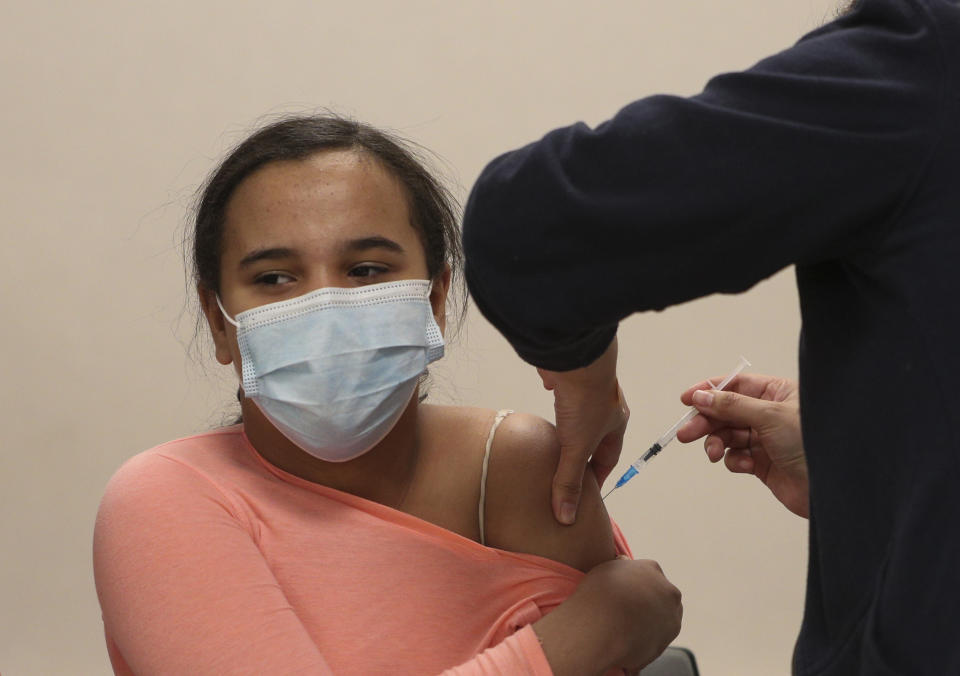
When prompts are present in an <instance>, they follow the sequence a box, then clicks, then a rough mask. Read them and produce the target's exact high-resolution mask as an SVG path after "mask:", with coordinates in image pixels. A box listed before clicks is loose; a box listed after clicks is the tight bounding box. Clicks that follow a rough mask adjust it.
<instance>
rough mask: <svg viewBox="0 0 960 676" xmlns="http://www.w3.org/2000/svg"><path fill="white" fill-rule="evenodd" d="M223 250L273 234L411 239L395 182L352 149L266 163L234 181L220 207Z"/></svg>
mask: <svg viewBox="0 0 960 676" xmlns="http://www.w3.org/2000/svg"><path fill="white" fill-rule="evenodd" d="M224 225H225V229H224V245H225V249H228V248H233V247H231V246H230V245H231V244H233V245H235V246H237V245H238V246H240V247H244V246H248V245H250V244H251V240H256V241H257V242H259V241H260V240H263V239H265V238H266V239H272V238H275V237H278V236H290V237H301V236H302V237H309V238H317V237H323V238H343V237H354V236H356V235H357V233H358V232H360V231H364V232H365V233H367V234H377V233H379V234H384V235H386V236H389V237H391V238H402V239H407V240H411V239H416V238H417V233H416V232H415V230H414V228H413V226H412V225H411V223H410V213H409V207H408V200H407V198H406V193H405V191H404V188H403V186H402V184H401V183H400V181H399V180H398V179H397V178H396V177H394V176H393V175H392V174H391V173H390V172H389V171H388V170H387V169H386V168H385V167H383V165H382V164H381V163H380V162H378V161H376V160H375V159H373V158H371V157H369V156H367V155H365V154H363V153H358V152H356V151H352V150H335V151H324V152H321V153H315V154H313V155H310V156H309V157H307V158H304V159H301V160H284V161H279V162H272V163H270V164H267V165H265V166H263V167H260V168H259V169H258V170H257V171H255V172H254V173H252V174H251V175H250V176H248V177H246V178H245V179H244V180H243V181H242V182H241V183H240V185H238V186H237V188H236V190H235V191H234V194H233V195H232V196H231V198H230V201H229V203H228V204H227V209H226V220H225V224H224Z"/></svg>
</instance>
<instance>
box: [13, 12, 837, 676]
mask: <svg viewBox="0 0 960 676" xmlns="http://www.w3.org/2000/svg"><path fill="white" fill-rule="evenodd" d="M831 4H832V0H710V1H707V0H683V1H682V2H637V1H636V0H630V1H627V0H622V1H614V0H597V2H593V3H583V2H559V3H558V2H511V3H506V2H489V1H481V0H462V1H458V0H455V1H450V0H447V1H445V2H439V1H438V2H428V1H425V0H413V1H409V0H408V1H407V2H390V1H388V0H377V1H371V2H364V1H361V0H358V1H357V2H338V3H330V2H318V1H316V0H310V1H307V0H300V1H297V0H280V1H279V2H275V3H269V6H270V8H268V3H252V2H225V1H218V2H202V1H201V2H195V1H194V2H185V1H183V0H173V1H171V2H164V3H159V2H157V3H130V2H120V1H112V2H111V1H107V0H99V1H94V2H82V3H81V2H77V3H68V2H53V1H49V2H37V3H27V2H19V3H18V2H5V3H2V4H0V82H2V83H3V103H2V105H0V123H2V124H0V129H2V131H0V134H2V141H3V142H2V148H3V159H2V165H0V185H2V191H3V198H2V203H0V205H2V206H0V209H2V216H3V246H2V247H0V262H2V267H0V270H2V274H3V290H2V292H0V303H2V305H0V311H2V314H0V316H2V318H3V323H2V333H0V346H2V356H3V365H2V374H3V386H2V387H0V404H2V416H3V418H2V420H3V426H2V443H0V446H2V448H0V671H2V672H3V674H4V675H5V676H15V675H16V674H58V673H60V674H102V673H105V672H106V671H107V670H108V666H107V658H106V653H105V650H104V647H103V641H102V636H101V624H100V617H99V609H98V607H97V601H96V596H95V593H94V589H93V580H92V574H91V565H90V537H91V529H92V525H93V519H94V514H95V511H96V507H97V502H98V500H99V496H100V494H101V491H102V489H103V486H104V483H105V482H106V481H107V479H108V477H109V476H110V474H111V473H112V472H113V470H114V469H115V468H116V467H117V466H118V465H119V464H120V463H121V462H123V460H124V459H125V458H127V457H129V456H131V455H132V454H134V453H136V452H138V451H141V450H143V449H145V448H148V447H150V446H151V445H154V444H156V443H159V442H162V441H164V440H167V439H170V438H173V437H176V436H180V435H185V434H189V433H192V432H195V431H199V430H202V429H204V428H205V427H207V426H209V425H211V424H216V423H217V422H218V421H219V420H220V418H221V415H222V414H223V412H224V410H225V404H226V402H228V401H229V399H230V397H231V391H230V383H229V380H226V381H225V380H220V379H218V377H217V375H216V374H217V373H218V370H217V368H216V366H215V365H213V364H212V360H210V361H208V362H207V364H209V365H208V366H204V365H202V364H201V363H199V362H198V361H197V360H192V359H191V358H190V357H188V355H187V353H186V350H185V346H186V344H188V343H189V342H190V340H191V336H192V319H191V317H190V315H189V311H185V309H184V281H183V274H182V263H181V253H180V251H179V243H180V238H181V236H182V234H183V228H182V223H183V220H184V216H185V211H186V208H187V206H188V204H189V201H190V198H191V195H192V191H193V190H194V189H195V187H196V186H197V184H198V183H199V182H200V180H201V179H202V177H203V175H204V173H205V172H206V171H207V170H208V169H209V168H210V167H211V166H212V163H213V161H214V159H215V158H217V157H219V156H220V155H221V154H222V153H223V151H224V150H225V148H227V147H228V146H229V145H231V144H232V143H234V142H236V141H237V140H239V139H240V138H241V136H242V134H243V133H244V131H245V130H246V129H248V128H249V127H250V126H251V125H252V124H254V123H255V122H256V121H257V120H258V119H259V118H260V117H261V116H262V115H264V114H265V113H278V112H282V111H288V110H294V111H302V110H306V109H309V108H311V107H314V106H329V107H332V108H333V109H335V110H338V111H341V112H344V113H348V114H352V115H355V116H357V117H359V118H362V119H365V120H367V121H370V122H373V123H375V124H379V125H384V126H388V127H392V128H395V129H397V130H399V131H400V132H401V133H403V134H404V135H406V136H408V137H411V138H413V139H415V140H416V141H418V142H420V143H422V144H424V145H426V146H427V147H429V148H432V149H433V150H434V151H436V152H437V153H438V154H439V155H440V156H441V157H442V158H443V160H444V163H445V164H446V166H447V170H448V173H449V174H450V177H451V179H452V180H453V181H454V182H455V183H456V185H457V186H458V187H457V188H456V190H457V192H458V194H459V195H460V196H461V197H463V196H464V195H465V192H466V187H467V186H469V185H470V184H471V183H472V181H473V179H474V178H475V176H476V175H477V173H478V172H479V170H480V168H481V167H482V166H483V164H484V163H485V161H487V160H488V159H490V158H491V157H492V156H493V155H494V154H495V153H497V152H498V151H500V150H503V149H506V148H508V147H512V146H515V145H518V144H520V143H522V142H524V141H527V140H529V139H532V138H533V137H536V136H538V135H539V134H540V133H542V132H544V131H546V130H547V129H548V128H550V127H552V126H556V125H560V124H564V123H568V122H571V121H575V120H578V119H583V120H586V121H588V122H590V123H596V122H599V121H601V120H602V119H604V118H605V117H607V116H609V115H610V114H611V113H613V112H614V111H615V110H616V109H617V108H618V107H619V106H620V105H622V104H624V103H626V102H628V101H629V100H631V99H633V98H637V97H640V96H642V95H645V94H649V93H656V92H661V91H667V92H672V93H679V94H689V93H693V92H695V91H697V90H698V89H699V88H700V87H701V85H702V84H703V82H704V81H705V79H706V78H707V77H708V76H710V75H711V74H713V73H714V72H717V71H721V70H729V69H736V68H741V67H745V66H748V65H750V64H751V63H752V62H753V61H755V60H756V59H758V58H760V57H762V56H764V55H765V54H767V53H769V52H771V51H774V50H776V49H778V48H780V47H782V46H786V45H788V44H789V43H791V42H792V41H793V40H794V39H796V38H797V37H798V36H799V35H800V34H802V33H803V32H805V31H807V30H808V29H811V28H813V27H814V26H816V25H817V24H818V23H819V22H821V21H822V20H823V19H824V18H825V17H827V16H828V15H829V13H830V5H831ZM735 263H736V262H735V261H717V265H718V266H722V265H734V264H735ZM798 330H799V317H798V311H797V299H796V291H795V289H794V284H793V278H792V271H784V272H783V273H781V274H780V275H778V276H776V277H775V278H773V279H772V280H770V281H767V282H764V283H762V284H760V285H758V286H757V287H756V288H755V289H753V290H752V291H750V292H749V293H747V294H744V295H742V296H740V297H714V298H708V299H705V300H701V301H698V302H694V303H689V304H687V305H684V306H682V307H678V308H675V309H671V310H669V311H667V312H663V313H659V314H650V315H646V316H637V317H634V318H631V319H630V320H628V321H627V322H625V325H624V326H623V329H622V333H621V344H622V348H621V353H622V355H623V357H622V364H623V365H622V374H623V375H622V378H623V386H624V389H625V391H626V392H627V395H628V397H629V401H630V403H631V406H632V409H633V419H632V423H631V429H630V431H629V433H628V437H627V443H626V450H625V459H626V461H627V462H629V460H631V459H632V458H633V457H635V456H636V455H637V454H638V453H639V452H641V451H642V450H643V449H645V448H646V447H647V446H648V445H649V443H651V441H652V440H653V438H655V437H656V436H657V435H658V434H659V433H660V432H661V431H662V430H663V429H664V428H665V427H666V426H667V425H668V424H670V423H672V422H673V421H674V420H675V419H676V418H677V417H678V416H679V415H680V413H681V407H680V405H679V403H678V400H677V396H678V394H679V392H680V390H681V389H683V388H684V387H685V386H686V385H688V384H689V383H691V382H693V381H695V380H698V379H700V378H702V377H704V376H708V375H717V374H720V373H722V372H724V371H725V370H727V369H729V368H730V367H731V366H732V364H733V363H734V361H735V359H736V357H737V355H739V354H741V353H743V354H745V355H746V356H748V357H749V358H750V359H751V360H753V362H754V364H755V369H756V370H761V371H767V372H775V373H782V374H787V375H793V374H795V371H796V366H795V362H796V341H797V333H798ZM437 375H438V378H437V383H436V386H435V388H434V392H433V395H434V397H435V399H437V400H453V401H458V402H464V403H470V404H479V405H484V406H490V407H501V406H504V407H513V408H517V409H523V410H528V411H534V412H537V413H540V414H542V415H544V416H548V417H549V416H551V411H552V409H551V400H550V398H549V396H548V395H547V393H545V392H544V391H543V390H542V389H541V388H540V387H539V384H538V381H537V378H536V377H535V374H534V372H533V371H532V369H529V368H523V367H521V365H520V364H519V363H518V361H517V359H516V357H515V356H514V355H513V353H512V352H511V350H510V349H509V348H508V347H507V345H506V343H505V342H504V341H503V340H502V339H501V338H500V337H499V336H498V335H496V334H495V333H494V332H493V331H492V330H491V329H490V327H489V326H488V325H487V324H486V323H485V322H484V321H483V320H482V318H480V317H479V316H478V315H477V313H476V312H472V313H471V314H470V316H469V319H468V322H467V326H466V330H465V331H464V335H463V338H462V340H461V341H460V343H459V344H458V345H457V346H455V347H454V349H453V350H452V351H451V356H450V358H449V359H448V360H446V364H445V365H443V366H441V367H440V368H439V369H437ZM609 508H610V510H611V512H612V514H613V515H614V516H615V517H616V518H617V519H618V520H619V522H620V524H621V525H622V527H623V529H624V531H625V532H626V534H627V536H628V537H629V539H630V540H631V541H632V543H633V547H634V550H635V551H636V553H637V554H639V555H643V556H649V557H653V558H656V559H658V560H660V561H661V562H662V564H663V567H664V569H665V570H666V571H667V573H668V575H669V576H670V577H671V578H672V579H673V580H674V581H675V582H676V583H677V584H678V585H679V586H680V587H681V588H682V589H683V590H684V592H685V608H686V615H685V623H684V629H683V633H682V634H681V636H680V638H679V640H678V642H679V643H681V644H684V645H688V646H690V647H692V648H693V649H694V650H695V651H696V653H697V655H698V657H699V659H700V663H701V666H702V669H703V673H704V674H705V676H724V675H727V676H733V675H740V674H759V675H764V676H768V675H776V674H786V673H788V662H789V655H790V651H791V647H792V642H793V638H794V635H795V631H796V628H797V626H798V624H799V622H800V618H801V609H802V594H803V578H804V574H805V547H806V542H805V537H806V535H805V534H806V527H805V523H803V522H801V521H800V520H799V519H796V518H793V517H792V516H791V515H789V514H787V513H786V512H785V511H784V510H782V509H780V508H778V506H777V504H775V503H774V502H773V501H772V500H771V499H769V498H768V496H767V495H766V494H765V492H764V490H763V489H762V487H761V486H760V485H759V483H758V482H756V481H755V480H752V479H750V478H744V477H739V476H738V477H734V476H731V475H727V474H726V473H725V472H724V471H723V470H721V469H720V468H719V467H714V466H711V465H709V463H707V462H706V461H705V459H704V457H703V455H702V451H701V450H700V447H699V446H696V447H694V446H689V447H682V446H679V445H678V446H676V447H671V448H670V449H669V450H668V451H667V452H665V453H664V454H663V455H662V456H661V457H660V458H659V459H658V460H657V461H656V464H654V465H651V466H650V467H649V468H648V470H647V472H646V473H645V475H644V476H642V477H639V478H637V479H636V480H634V482H633V483H632V484H631V485H630V486H629V487H628V488H627V489H624V491H623V492H621V493H619V494H615V496H614V497H612V498H611V499H610V501H609Z"/></svg>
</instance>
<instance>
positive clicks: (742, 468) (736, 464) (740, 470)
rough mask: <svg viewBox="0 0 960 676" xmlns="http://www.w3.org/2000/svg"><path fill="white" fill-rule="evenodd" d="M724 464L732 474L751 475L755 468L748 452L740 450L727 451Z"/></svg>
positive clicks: (754, 463) (754, 462) (753, 460)
mask: <svg viewBox="0 0 960 676" xmlns="http://www.w3.org/2000/svg"><path fill="white" fill-rule="evenodd" d="M724 464H725V465H726V466H727V469H728V470H730V471H731V472H733V473H734V474H753V473H754V470H755V468H756V460H755V459H754V458H753V456H752V455H750V452H749V451H747V450H746V449H742V448H741V449H730V450H729V451H727V456H726V458H724Z"/></svg>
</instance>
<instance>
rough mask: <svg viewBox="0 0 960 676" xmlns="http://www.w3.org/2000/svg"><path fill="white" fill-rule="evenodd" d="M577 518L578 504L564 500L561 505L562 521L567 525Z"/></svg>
mask: <svg viewBox="0 0 960 676" xmlns="http://www.w3.org/2000/svg"><path fill="white" fill-rule="evenodd" d="M576 520H577V506H576V505H575V504H573V503H572V502H564V503H563V504H562V505H560V523H564V524H566V525H568V526H569V525H571V524H573V522H574V521H576Z"/></svg>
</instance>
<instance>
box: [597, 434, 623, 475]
mask: <svg viewBox="0 0 960 676" xmlns="http://www.w3.org/2000/svg"><path fill="white" fill-rule="evenodd" d="M622 450H623V431H622V430H621V431H620V432H611V433H610V434H609V435H607V438H606V439H604V440H603V441H601V442H600V445H599V446H597V450H596V451H595V452H594V454H593V457H592V458H591V459H590V466H591V467H592V468H593V475H594V476H595V477H596V478H597V485H598V486H600V487H601V488H602V487H603V482H604V481H606V480H607V477H609V476H610V473H611V472H612V471H613V470H614V468H615V467H616V466H617V463H618V462H619V461H620V453H621V451H622Z"/></svg>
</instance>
